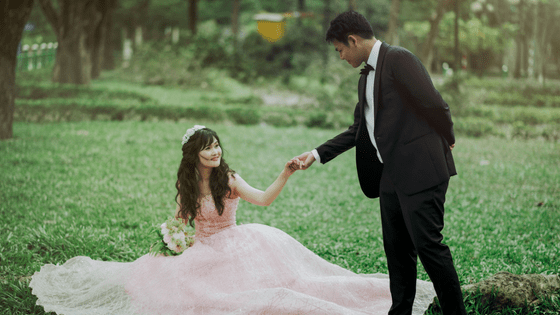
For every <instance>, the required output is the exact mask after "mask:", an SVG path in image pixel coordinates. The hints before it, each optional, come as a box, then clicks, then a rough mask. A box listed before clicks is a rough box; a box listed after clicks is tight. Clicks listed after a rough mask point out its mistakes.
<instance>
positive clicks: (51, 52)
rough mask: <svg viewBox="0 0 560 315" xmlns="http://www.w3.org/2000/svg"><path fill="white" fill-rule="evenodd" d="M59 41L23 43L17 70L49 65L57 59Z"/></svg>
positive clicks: (18, 57)
mask: <svg viewBox="0 0 560 315" xmlns="http://www.w3.org/2000/svg"><path fill="white" fill-rule="evenodd" d="M57 47H58V43H48V44H47V43H42V44H33V45H31V46H29V45H23V47H22V48H21V52H18V56H17V65H16V71H24V70H34V69H41V68H45V67H49V66H51V65H53V64H54V61H55V59H56V49H57Z"/></svg>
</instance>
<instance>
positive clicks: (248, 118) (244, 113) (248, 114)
mask: <svg viewBox="0 0 560 315" xmlns="http://www.w3.org/2000/svg"><path fill="white" fill-rule="evenodd" d="M226 115H227V118H228V119H231V120H232V121H234V122H235V123H238V124H241V125H256V124H258V123H259V122H260V121H261V114H260V111H259V110H258V109H257V108H245V107H234V108H228V109H226Z"/></svg>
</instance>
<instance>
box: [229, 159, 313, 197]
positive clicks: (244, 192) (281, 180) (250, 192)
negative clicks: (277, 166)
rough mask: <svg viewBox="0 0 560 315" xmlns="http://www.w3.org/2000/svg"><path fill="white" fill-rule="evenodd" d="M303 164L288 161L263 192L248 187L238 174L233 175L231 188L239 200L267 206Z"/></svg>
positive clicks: (296, 161)
mask: <svg viewBox="0 0 560 315" xmlns="http://www.w3.org/2000/svg"><path fill="white" fill-rule="evenodd" d="M302 164H303V162H302V161H299V160H297V159H296V158H294V159H292V160H290V161H288V163H286V165H285V166H284V169H283V170H282V172H281V173H280V175H278V178H276V180H275V181H274V183H272V185H270V186H269V187H268V188H267V189H266V190H265V191H262V190H259V189H256V188H254V187H252V186H251V185H249V184H248V183H247V182H246V181H245V180H244V179H243V178H241V176H239V175H238V174H235V175H233V176H234V177H235V180H234V181H233V182H232V188H233V189H235V191H236V193H237V195H239V197H241V199H243V200H245V201H248V202H250V203H252V204H255V205H258V206H269V205H270V204H271V203H272V202H273V201H274V199H276V197H278V195H279V194H280V192H281V191H282V188H284V185H285V184H286V182H287V181H288V178H289V177H290V176H291V175H292V174H293V173H294V172H295V171H296V170H297V169H300V168H301V166H302Z"/></svg>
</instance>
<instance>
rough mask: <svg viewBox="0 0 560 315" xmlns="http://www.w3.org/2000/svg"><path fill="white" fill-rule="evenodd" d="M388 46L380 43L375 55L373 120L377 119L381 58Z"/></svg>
mask: <svg viewBox="0 0 560 315" xmlns="http://www.w3.org/2000/svg"><path fill="white" fill-rule="evenodd" d="M388 48H389V45H388V44H387V43H385V42H383V43H381V48H380V49H379V56H378V57H377V65H376V66H375V82H374V85H375V86H374V87H373V104H374V106H373V117H375V120H377V110H378V109H379V85H380V81H381V71H383V59H384V58H385V53H386V52H387V49H388Z"/></svg>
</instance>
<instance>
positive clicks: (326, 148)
mask: <svg viewBox="0 0 560 315" xmlns="http://www.w3.org/2000/svg"><path fill="white" fill-rule="evenodd" d="M360 117H361V113H360V106H359V103H358V104H357V105H356V108H355V110H354V123H353V124H352V125H351V126H350V127H348V129H347V130H346V131H344V132H342V133H340V134H339V135H337V136H335V137H334V138H332V139H330V140H329V141H327V142H325V143H323V144H322V145H320V146H319V147H317V148H316V150H317V152H318V153H319V156H320V157H321V163H322V164H325V163H327V162H328V161H330V160H332V159H334V158H335V157H337V156H338V155H340V154H341V153H344V152H346V151H347V150H349V149H351V148H353V147H354V146H355V145H356V133H357V131H358V125H359V122H360Z"/></svg>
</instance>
